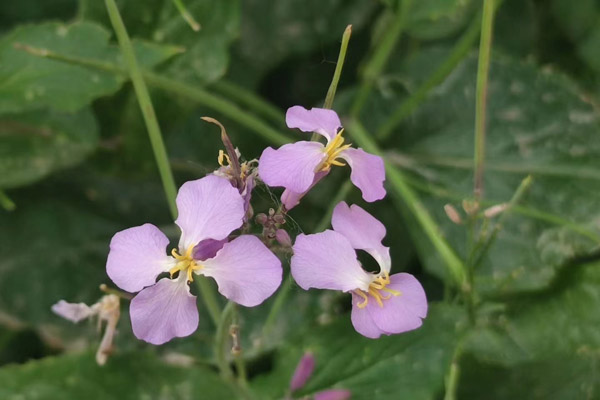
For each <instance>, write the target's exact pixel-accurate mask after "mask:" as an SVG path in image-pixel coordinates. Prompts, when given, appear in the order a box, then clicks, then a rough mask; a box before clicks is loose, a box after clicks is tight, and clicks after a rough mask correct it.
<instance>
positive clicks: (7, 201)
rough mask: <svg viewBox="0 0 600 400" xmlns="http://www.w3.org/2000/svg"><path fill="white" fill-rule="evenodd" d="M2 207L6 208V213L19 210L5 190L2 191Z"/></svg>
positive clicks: (0, 197)
mask: <svg viewBox="0 0 600 400" xmlns="http://www.w3.org/2000/svg"><path fill="white" fill-rule="evenodd" d="M0 206H2V208H4V209H5V210H6V211H13V210H14V209H15V208H17V206H16V205H15V203H14V202H13V201H12V200H11V198H10V197H8V195H7V194H6V193H5V192H4V191H3V190H0Z"/></svg>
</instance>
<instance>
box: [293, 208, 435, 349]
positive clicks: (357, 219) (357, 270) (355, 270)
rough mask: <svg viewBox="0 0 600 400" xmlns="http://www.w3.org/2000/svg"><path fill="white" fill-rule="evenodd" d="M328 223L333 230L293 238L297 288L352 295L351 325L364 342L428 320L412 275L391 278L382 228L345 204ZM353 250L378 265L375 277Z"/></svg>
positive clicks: (405, 274)
mask: <svg viewBox="0 0 600 400" xmlns="http://www.w3.org/2000/svg"><path fill="white" fill-rule="evenodd" d="M331 222H332V225H333V229H334V230H326V231H324V232H321V233H317V234H313V235H304V234H301V235H299V236H298V237H297V239H296V243H295V244H294V247H293V250H294V256H293V257H292V261H291V271H292V275H293V277H294V279H295V280H296V282H297V283H298V285H300V287H302V288H303V289H305V290H308V289H310V288H317V289H330V290H341V291H343V292H350V293H352V324H353V325H354V328H355V329H356V331H357V332H358V333H360V334H361V335H363V336H366V337H368V338H373V339H376V338H378V337H379V336H381V335H391V334H395V333H401V332H406V331H410V330H413V329H416V328H418V327H420V326H421V324H422V319H423V318H425V317H426V316H427V298H426V297H425V292H424V290H423V287H422V286H421V284H420V283H419V281H417V280H416V279H415V277H414V276H412V275H410V274H407V273H398V274H394V275H391V276H390V274H389V273H390V268H391V259H390V253H389V248H388V247H385V246H383V244H382V243H381V242H382V240H383V238H384V237H385V234H386V230H385V227H384V226H383V224H382V223H381V222H379V221H378V220H377V219H375V217H373V216H372V215H371V214H369V213H368V212H366V211H365V210H363V209H362V208H360V207H358V206H357V205H352V207H348V205H347V204H346V203H345V202H341V203H339V204H338V205H337V206H336V207H335V209H334V212H333V217H332V221H331ZM356 250H364V251H366V252H367V253H369V254H370V255H371V256H372V257H373V258H374V259H375V260H376V261H377V263H378V264H379V267H380V271H379V273H377V274H372V273H369V272H367V271H365V270H364V269H363V268H362V266H361V264H360V263H359V261H358V259H357V256H356Z"/></svg>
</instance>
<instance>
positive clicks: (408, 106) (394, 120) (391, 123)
mask: <svg viewBox="0 0 600 400" xmlns="http://www.w3.org/2000/svg"><path fill="white" fill-rule="evenodd" d="M479 29H480V23H479V18H475V19H474V20H473V23H471V25H470V26H469V28H468V29H467V30H466V31H465V33H464V34H463V35H462V37H461V38H460V40H459V41H458V42H457V43H456V45H455V46H454V48H453V49H452V51H451V52H450V54H449V55H448V58H446V60H444V62H443V63H442V64H440V66H439V67H437V68H436V70H435V71H433V73H432V74H431V76H430V77H429V78H428V79H427V80H426V81H425V82H423V84H422V85H421V86H419V88H418V89H417V90H416V91H415V92H414V93H413V94H411V96H410V97H409V98H408V99H407V100H405V101H404V102H402V104H400V106H399V107H398V108H397V109H396V110H395V111H394V113H393V114H392V115H391V116H390V118H389V119H388V120H387V121H386V122H385V123H384V124H383V125H382V126H381V129H380V130H379V132H377V139H379V140H385V139H387V138H389V137H390V135H391V134H392V132H393V131H394V129H396V128H397V127H398V125H399V124H400V123H401V122H402V121H404V119H405V118H406V117H408V116H409V115H411V114H412V113H413V112H414V111H415V109H416V108H417V107H418V106H419V105H420V104H421V103H422V102H423V100H425V99H426V98H427V96H428V95H429V93H430V92H431V90H432V89H433V88H435V87H436V86H438V85H439V84H440V83H442V82H443V81H444V79H446V77H448V75H450V73H451V72H452V71H454V68H456V66H457V65H458V64H459V63H460V62H461V61H462V60H463V59H464V58H465V57H466V55H467V54H469V50H471V48H472V47H473V44H474V43H475V41H476V40H477V37H478V36H479Z"/></svg>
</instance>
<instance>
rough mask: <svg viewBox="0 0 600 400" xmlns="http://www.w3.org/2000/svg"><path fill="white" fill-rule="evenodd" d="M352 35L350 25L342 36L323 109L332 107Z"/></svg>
mask: <svg viewBox="0 0 600 400" xmlns="http://www.w3.org/2000/svg"><path fill="white" fill-rule="evenodd" d="M351 35H352V25H348V26H347V27H346V29H345V30H344V34H343V35H342V45H341V46H340V54H339V55H338V59H337V63H336V65H335V71H334V73H333V79H332V80H331V84H330V85H329V89H328V90H327V96H326V97H325V103H324V104H323V108H329V109H331V108H332V107H333V99H334V98H335V92H336V91H337V86H338V83H339V81H340V76H341V75H342V68H343V67H344V61H345V60H346V51H347V50H348V42H349V41H350V36H351Z"/></svg>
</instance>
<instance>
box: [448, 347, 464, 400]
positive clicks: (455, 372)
mask: <svg viewBox="0 0 600 400" xmlns="http://www.w3.org/2000/svg"><path fill="white" fill-rule="evenodd" d="M461 356H462V341H461V342H459V343H458V344H457V345H456V348H455V349H454V355H453V356H452V362H451V363H450V369H449V370H448V374H447V375H446V378H445V379H444V381H445V386H446V392H445V393H444V400H456V391H457V389H458V380H459V378H460V358H461Z"/></svg>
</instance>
